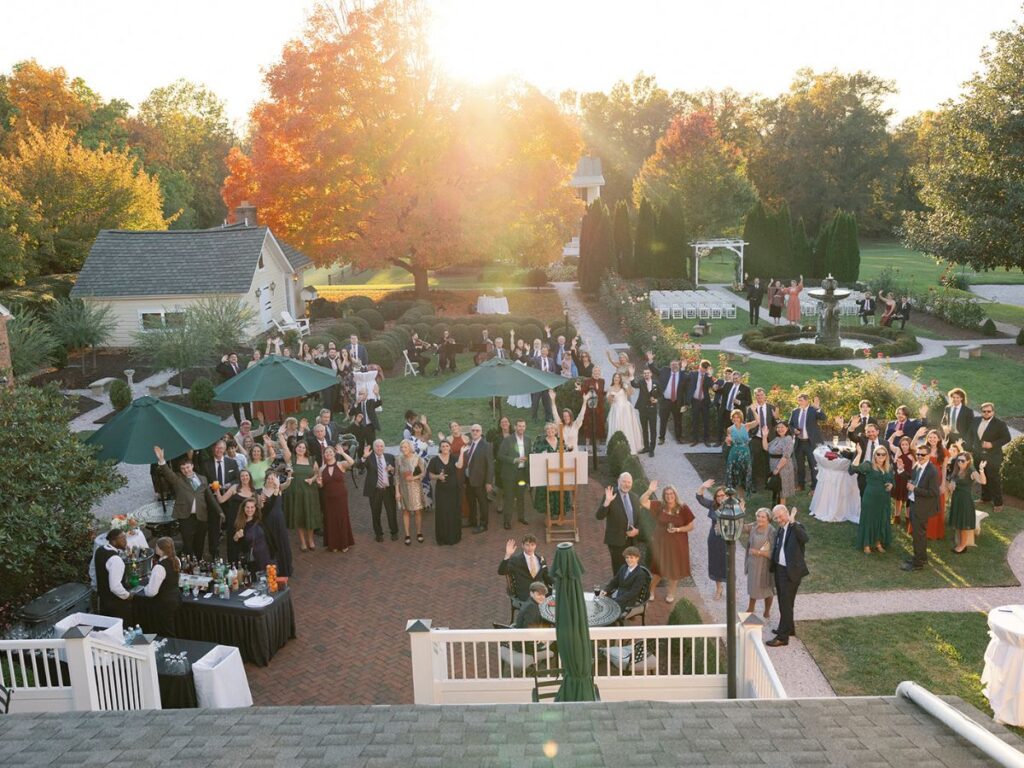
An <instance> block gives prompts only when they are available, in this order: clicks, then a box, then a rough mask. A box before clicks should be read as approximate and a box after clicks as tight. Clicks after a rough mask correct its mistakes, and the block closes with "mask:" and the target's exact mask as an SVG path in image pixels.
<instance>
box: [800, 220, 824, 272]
mask: <svg viewBox="0 0 1024 768" xmlns="http://www.w3.org/2000/svg"><path fill="white" fill-rule="evenodd" d="M793 266H794V267H795V269H796V273H797V274H800V275H803V276H804V277H824V275H819V274H818V273H817V272H815V271H814V245H813V244H812V243H811V241H810V240H808V239H807V227H806V226H805V225H804V220H803V217H800V218H799V219H797V220H796V222H795V223H794V224H793Z"/></svg>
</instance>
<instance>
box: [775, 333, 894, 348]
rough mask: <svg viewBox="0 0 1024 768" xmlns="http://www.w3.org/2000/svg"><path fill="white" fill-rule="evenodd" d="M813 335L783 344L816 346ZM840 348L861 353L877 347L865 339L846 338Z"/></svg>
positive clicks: (789, 340) (841, 340)
mask: <svg viewBox="0 0 1024 768" xmlns="http://www.w3.org/2000/svg"><path fill="white" fill-rule="evenodd" d="M814 336H815V335H814V334H813V333H808V334H805V335H802V336H800V337H799V338H795V339H784V340H783V341H782V343H783V344H816V343H817V342H816V341H815V338H814ZM839 346H840V347H843V348H844V349H852V350H854V351H855V352H859V351H860V350H863V349H871V348H872V347H874V346H875V343H874V342H873V341H867V340H865V339H853V338H846V337H845V336H844V337H843V338H841V339H840V340H839Z"/></svg>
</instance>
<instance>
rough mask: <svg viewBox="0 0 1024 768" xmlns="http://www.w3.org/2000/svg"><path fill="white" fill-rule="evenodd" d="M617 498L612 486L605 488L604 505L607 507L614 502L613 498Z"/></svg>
mask: <svg viewBox="0 0 1024 768" xmlns="http://www.w3.org/2000/svg"><path fill="white" fill-rule="evenodd" d="M614 498H615V489H614V488H613V487H612V486H610V485H609V486H608V487H607V488H605V489H604V505H605V506H606V507H607V506H608V505H609V504H611V503H612V499H614Z"/></svg>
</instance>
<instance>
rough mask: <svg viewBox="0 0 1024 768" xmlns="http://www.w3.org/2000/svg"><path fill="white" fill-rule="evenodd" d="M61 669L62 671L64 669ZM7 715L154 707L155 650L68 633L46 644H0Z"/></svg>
mask: <svg viewBox="0 0 1024 768" xmlns="http://www.w3.org/2000/svg"><path fill="white" fill-rule="evenodd" d="M65 665H66V667H65ZM0 680H2V682H3V684H4V685H6V686H7V687H8V688H10V689H11V707H10V711H11V713H23V712H72V711H92V712H98V711H108V710H127V709H160V686H159V683H158V680H157V669H156V651H155V649H154V647H153V645H152V644H150V643H148V642H145V641H143V642H142V643H141V644H138V645H134V646H131V647H128V646H124V645H119V644H116V643H114V642H111V641H110V640H109V639H108V638H105V637H103V636H102V635H98V634H88V635H83V634H82V633H81V632H79V631H78V630H77V629H71V630H69V631H68V632H67V633H66V634H65V636H64V637H63V638H60V639H52V640H0Z"/></svg>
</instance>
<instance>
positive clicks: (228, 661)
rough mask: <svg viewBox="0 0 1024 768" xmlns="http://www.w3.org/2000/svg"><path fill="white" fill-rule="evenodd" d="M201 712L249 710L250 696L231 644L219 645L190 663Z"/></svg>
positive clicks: (238, 660) (247, 680)
mask: <svg viewBox="0 0 1024 768" xmlns="http://www.w3.org/2000/svg"><path fill="white" fill-rule="evenodd" d="M192 676H193V678H194V679H195V683H196V698H197V699H198V701H199V707H200V709H230V708H232V707H251V706H252V693H250V691H249V678H247V677H246V676H245V667H244V666H242V655H241V654H240V653H239V652H238V649H237V648H235V647H234V646H231V645H218V646H217V647H216V648H214V649H213V650H212V651H210V652H209V653H208V654H206V655H205V656H203V658H201V659H199V660H198V661H195V662H194V663H193V664H192Z"/></svg>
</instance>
